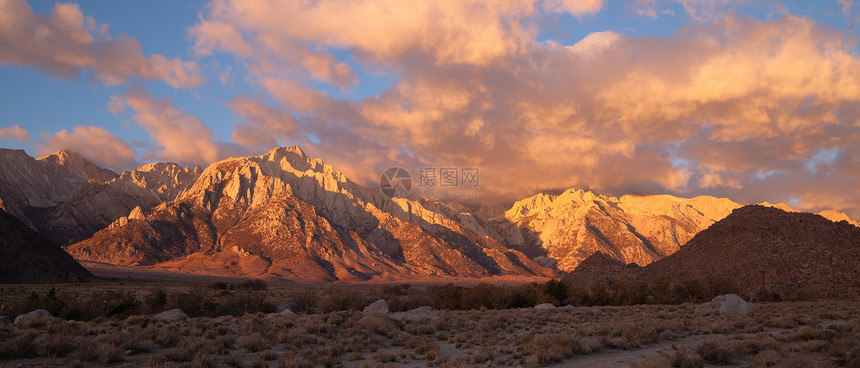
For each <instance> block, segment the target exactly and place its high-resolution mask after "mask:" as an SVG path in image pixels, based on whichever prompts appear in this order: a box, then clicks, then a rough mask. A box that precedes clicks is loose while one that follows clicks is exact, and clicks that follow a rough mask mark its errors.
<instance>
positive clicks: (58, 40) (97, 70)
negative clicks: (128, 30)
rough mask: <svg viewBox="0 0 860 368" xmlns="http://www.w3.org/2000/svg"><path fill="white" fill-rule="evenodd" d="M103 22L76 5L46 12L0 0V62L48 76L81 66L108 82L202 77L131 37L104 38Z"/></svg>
mask: <svg viewBox="0 0 860 368" xmlns="http://www.w3.org/2000/svg"><path fill="white" fill-rule="evenodd" d="M107 31H108V26H107V25H106V24H105V25H98V24H97V23H96V22H95V20H94V19H93V18H92V17H87V16H84V14H83V13H82V12H81V10H80V8H79V7H78V5H77V4H74V3H59V4H56V5H55V6H54V9H53V10H52V11H51V14H50V17H48V18H45V17H42V16H40V15H36V14H34V13H33V9H32V8H31V7H30V5H29V4H27V2H26V1H24V0H7V1H3V2H0V65H20V66H31V67H35V68H37V69H39V70H41V71H43V72H45V73H48V74H50V75H52V76H55V77H59V78H65V79H75V78H78V77H79V76H80V74H81V72H82V71H84V70H92V73H93V74H94V75H95V76H96V77H97V78H98V79H100V80H101V81H102V82H103V83H105V84H107V85H116V84H123V83H126V82H127V81H128V80H129V78H140V79H146V80H163V81H165V82H166V83H167V84H169V85H171V86H173V87H196V86H199V85H201V84H202V83H203V82H204V79H203V77H202V76H201V75H200V70H199V67H198V66H197V64H196V63H195V62H186V61H182V60H180V59H178V58H173V59H168V58H166V57H164V56H162V55H150V56H146V55H144V54H143V52H142V49H141V45H140V43H139V42H138V41H137V39H136V38H134V37H131V36H128V35H126V34H120V35H118V36H116V37H115V38H110V37H107Z"/></svg>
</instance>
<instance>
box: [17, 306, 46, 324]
mask: <svg viewBox="0 0 860 368" xmlns="http://www.w3.org/2000/svg"><path fill="white" fill-rule="evenodd" d="M51 317H52V316H51V313H48V311H46V310H44V309H36V310H34V311H32V312H30V313H27V314H22V315H19V316H18V317H15V324H16V325H23V324H29V323H34V322H39V321H43V320H47V319H50V318H51Z"/></svg>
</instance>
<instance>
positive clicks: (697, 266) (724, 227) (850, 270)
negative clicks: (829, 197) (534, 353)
mask: <svg viewBox="0 0 860 368" xmlns="http://www.w3.org/2000/svg"><path fill="white" fill-rule="evenodd" d="M595 256H597V257H595ZM595 256H592V257H589V258H588V259H586V260H585V261H584V262H583V263H582V264H581V265H580V266H579V267H578V268H577V269H575V270H574V271H573V272H571V273H570V275H568V281H569V282H571V283H572V284H574V285H576V286H579V287H584V288H588V287H590V286H592V285H594V284H596V283H601V282H604V283H606V281H607V280H610V281H611V280H620V281H634V280H636V281H646V282H653V281H655V280H658V279H669V280H672V281H673V282H675V283H681V282H684V281H688V280H708V279H722V280H731V281H733V282H735V283H736V284H737V285H739V286H740V287H741V288H742V289H743V290H742V291H743V292H744V293H746V294H748V295H757V294H758V293H760V292H761V291H765V292H767V293H776V294H779V295H781V296H783V297H784V298H800V297H801V296H803V297H811V298H831V297H857V296H860V228H857V227H855V226H853V225H851V224H849V223H848V222H847V221H840V222H833V221H830V220H828V219H826V218H824V217H822V216H820V215H816V214H811V213H790V212H785V211H783V210H780V209H777V208H773V207H766V206H760V205H748V206H744V207H741V208H738V209H735V210H734V211H732V213H731V214H730V215H729V216H727V217H726V218H724V219H723V220H720V221H718V222H716V223H714V224H713V225H711V226H710V227H709V228H707V229H705V230H703V231H702V232H700V233H699V234H697V235H696V236H695V237H693V239H691V240H690V241H689V242H687V244H686V245H684V246H683V247H681V249H680V250H679V251H678V252H676V253H675V254H672V255H670V256H668V257H666V258H663V259H661V260H659V261H657V262H654V263H652V264H650V265H648V266H647V267H643V268H635V267H627V266H624V265H623V264H622V263H621V262H618V261H614V260H613V261H614V262H611V261H610V260H609V259H607V258H609V257H608V256H605V255H601V256H598V255H597V254H595ZM592 258H593V259H592Z"/></svg>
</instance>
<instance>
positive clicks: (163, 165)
mask: <svg viewBox="0 0 860 368" xmlns="http://www.w3.org/2000/svg"><path fill="white" fill-rule="evenodd" d="M165 169H167V170H179V171H181V170H185V171H189V170H188V168H183V167H182V166H180V165H179V164H177V163H175V162H169V161H165V162H151V163H148V164H145V165H141V166H140V167H138V168H137V169H135V170H134V171H164V170H165Z"/></svg>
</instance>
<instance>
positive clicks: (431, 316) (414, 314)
mask: <svg viewBox="0 0 860 368" xmlns="http://www.w3.org/2000/svg"><path fill="white" fill-rule="evenodd" d="M365 313H366V312H365ZM391 318H393V319H395V320H397V321H407V322H415V321H432V320H437V319H439V315H438V314H436V312H433V308H431V307H428V306H423V307H418V308H415V309H413V310H411V311H407V312H394V313H392V314H391Z"/></svg>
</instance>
